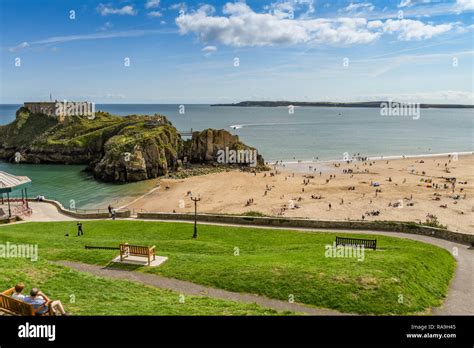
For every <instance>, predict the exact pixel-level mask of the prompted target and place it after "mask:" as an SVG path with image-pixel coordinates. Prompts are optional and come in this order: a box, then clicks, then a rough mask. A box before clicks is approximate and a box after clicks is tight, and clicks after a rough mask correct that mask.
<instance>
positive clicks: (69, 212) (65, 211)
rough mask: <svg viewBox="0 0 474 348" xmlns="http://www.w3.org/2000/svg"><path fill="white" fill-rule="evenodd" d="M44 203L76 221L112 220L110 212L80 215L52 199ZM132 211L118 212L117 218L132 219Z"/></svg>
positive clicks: (32, 200)
mask: <svg viewBox="0 0 474 348" xmlns="http://www.w3.org/2000/svg"><path fill="white" fill-rule="evenodd" d="M28 201H31V202H36V200H35V199H29V200H28ZM42 203H48V204H52V205H54V206H55V207H56V208H57V209H58V211H59V212H60V213H61V214H64V215H66V216H70V217H73V218H75V219H108V218H110V214H109V213H108V212H103V213H102V212H99V211H98V212H97V213H96V212H93V211H91V212H87V213H79V212H75V211H72V210H68V209H66V208H64V207H63V206H62V204H61V203H59V202H57V201H53V200H50V199H45V200H44V201H42ZM33 214H34V211H33ZM130 215H131V214H130V210H122V211H117V213H116V215H115V216H116V217H117V218H122V219H123V218H129V217H130Z"/></svg>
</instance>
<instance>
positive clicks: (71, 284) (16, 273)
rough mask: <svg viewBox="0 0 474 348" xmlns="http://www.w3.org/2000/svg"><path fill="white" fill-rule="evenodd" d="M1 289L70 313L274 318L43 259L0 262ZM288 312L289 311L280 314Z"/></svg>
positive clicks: (235, 304) (258, 311)
mask: <svg viewBox="0 0 474 348" xmlns="http://www.w3.org/2000/svg"><path fill="white" fill-rule="evenodd" d="M0 269H1V270H2V271H1V272H0V287H1V288H2V291H3V290H4V289H6V288H8V287H10V286H11V285H12V284H14V283H16V282H20V281H21V282H24V283H25V285H26V288H27V289H31V288H32V287H34V286H36V287H39V288H40V289H42V290H43V291H45V292H46V293H47V294H48V296H50V297H51V298H53V299H60V300H61V301H62V302H63V304H64V305H65V308H66V310H67V311H68V312H70V313H72V314H74V315H275V314H278V312H276V311H274V310H271V309H264V308H262V307H260V306H258V305H254V304H242V303H238V302H234V301H224V300H218V299H211V298H207V297H199V296H185V297H184V302H183V301H181V302H180V294H178V293H176V292H173V291H167V290H161V289H156V288H153V287H150V286H142V285H140V284H137V283H134V282H129V281H125V280H112V279H105V278H100V277H95V276H92V275H88V274H86V273H81V272H76V271H74V270H70V269H68V268H66V267H62V266H59V265H53V264H50V263H48V262H46V261H37V262H35V263H33V262H30V261H27V260H25V259H9V260H6V259H0ZM284 314H287V313H284Z"/></svg>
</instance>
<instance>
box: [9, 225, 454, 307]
mask: <svg viewBox="0 0 474 348" xmlns="http://www.w3.org/2000/svg"><path fill="white" fill-rule="evenodd" d="M83 224H84V227H85V236H84V237H81V238H77V237H73V235H74V231H75V224H74V223H71V222H61V223H28V224H19V225H15V226H8V227H5V226H4V227H1V228H0V243H4V242H6V241H10V242H17V243H38V244H39V248H40V258H42V259H48V260H75V261H80V262H86V263H93V264H100V265H105V264H107V263H108V262H109V261H110V260H111V259H112V258H113V257H114V256H115V254H116V252H114V251H86V250H84V245H86V244H87V245H101V246H102V245H104V246H117V245H118V244H119V243H121V242H129V243H132V244H140V245H156V246H157V253H158V254H159V255H163V256H168V257H169V260H168V261H167V262H166V263H165V264H164V265H163V266H160V267H159V268H142V269H141V270H142V271H144V272H148V273H158V274H162V275H164V276H167V277H174V278H178V279H184V280H190V281H193V282H196V283H200V284H204V285H209V286H214V287H218V288H223V289H228V290H233V291H240V292H249V293H255V294H263V295H265V296H268V297H271V298H277V299H282V300H287V299H288V296H289V295H293V296H294V297H295V301H296V302H302V303H306V304H311V305H316V306H319V307H327V308H333V309H336V310H340V311H343V312H357V313H373V314H408V313H413V312H420V311H424V310H426V309H427V308H429V307H431V306H437V305H440V304H441V301H442V299H443V297H444V296H445V294H446V292H447V289H448V285H449V281H450V279H451V278H452V276H453V273H454V268H455V260H454V258H453V257H452V256H451V255H450V254H449V252H447V251H446V250H443V249H441V248H438V247H435V246H432V245H429V244H425V243H420V242H415V241H411V240H405V239H399V238H391V237H385V236H377V237H376V238H377V246H379V247H380V248H381V249H380V250H377V251H372V250H366V252H365V261H363V262H359V261H357V260H356V259H354V258H352V259H349V258H326V257H325V255H324V251H325V249H324V246H325V245H326V244H332V242H333V241H334V240H335V234H333V233H314V234H312V233H303V232H294V231H281V230H258V229H251V228H234V227H221V226H205V225H202V226H200V227H199V239H198V240H192V239H191V235H192V225H190V224H183V223H181V224H179V223H157V222H143V221H95V222H92V221H91V222H89V221H87V222H84V223H83ZM66 232H69V234H70V235H71V237H64V234H65V233H66ZM337 235H343V234H341V233H338V234H337ZM352 236H353V235H352ZM361 236H362V237H364V236H363V235H361ZM365 237H367V238H373V236H365ZM235 247H237V248H239V251H240V255H239V256H234V251H235ZM400 295H402V296H403V303H399V301H398V300H399V298H400V297H399V296H400Z"/></svg>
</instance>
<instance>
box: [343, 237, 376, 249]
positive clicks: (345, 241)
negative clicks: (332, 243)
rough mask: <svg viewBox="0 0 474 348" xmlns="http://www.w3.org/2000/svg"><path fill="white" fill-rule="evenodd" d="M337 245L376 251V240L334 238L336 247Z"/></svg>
mask: <svg viewBox="0 0 474 348" xmlns="http://www.w3.org/2000/svg"><path fill="white" fill-rule="evenodd" d="M337 245H353V246H357V245H362V246H364V248H367V249H373V250H376V249H377V240H376V239H359V238H346V237H336V246H337Z"/></svg>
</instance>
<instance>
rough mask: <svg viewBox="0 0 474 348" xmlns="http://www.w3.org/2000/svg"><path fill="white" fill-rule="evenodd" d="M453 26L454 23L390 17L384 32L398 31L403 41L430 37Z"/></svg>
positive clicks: (385, 24)
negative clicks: (436, 23) (434, 22)
mask: <svg viewBox="0 0 474 348" xmlns="http://www.w3.org/2000/svg"><path fill="white" fill-rule="evenodd" d="M452 28H453V26H452V24H439V25H431V24H424V23H423V22H420V21H416V20H411V19H400V20H392V19H388V20H386V21H385V23H384V26H383V30H384V32H387V33H398V39H399V40H402V41H410V40H423V39H430V38H432V37H433V36H435V35H439V34H442V33H445V32H447V31H449V30H451V29H452Z"/></svg>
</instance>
